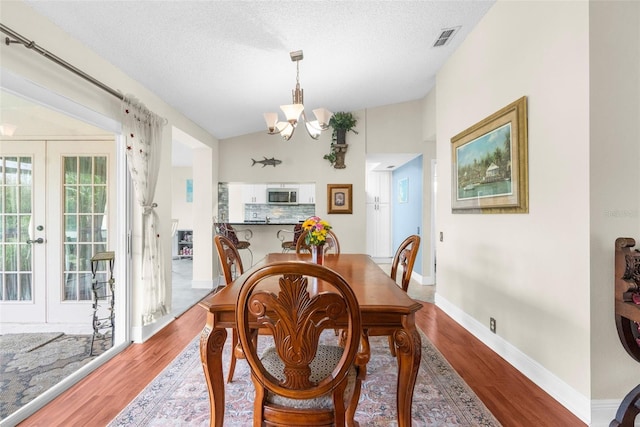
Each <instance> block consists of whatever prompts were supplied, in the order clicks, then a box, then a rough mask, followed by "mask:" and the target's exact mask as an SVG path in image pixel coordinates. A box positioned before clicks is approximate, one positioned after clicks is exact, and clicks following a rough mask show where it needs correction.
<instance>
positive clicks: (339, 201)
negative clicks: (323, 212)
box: [327, 184, 353, 214]
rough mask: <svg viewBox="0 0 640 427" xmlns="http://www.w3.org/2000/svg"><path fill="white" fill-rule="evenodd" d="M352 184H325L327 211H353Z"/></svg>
mask: <svg viewBox="0 0 640 427" xmlns="http://www.w3.org/2000/svg"><path fill="white" fill-rule="evenodd" d="M352 189H353V185H352V184H327V213H330V214H352V213H353V191H352Z"/></svg>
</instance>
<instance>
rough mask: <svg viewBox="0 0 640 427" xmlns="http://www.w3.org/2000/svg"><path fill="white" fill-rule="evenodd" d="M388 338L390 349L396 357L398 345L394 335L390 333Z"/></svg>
mask: <svg viewBox="0 0 640 427" xmlns="http://www.w3.org/2000/svg"><path fill="white" fill-rule="evenodd" d="M387 338H389V351H390V352H391V355H392V356H393V357H396V345H395V344H394V343H393V337H392V336H391V335H389V336H388V337H387Z"/></svg>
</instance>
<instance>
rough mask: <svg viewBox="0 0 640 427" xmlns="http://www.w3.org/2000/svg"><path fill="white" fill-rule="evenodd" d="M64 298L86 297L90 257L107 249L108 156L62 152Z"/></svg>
mask: <svg viewBox="0 0 640 427" xmlns="http://www.w3.org/2000/svg"><path fill="white" fill-rule="evenodd" d="M62 165H63V168H64V173H63V176H64V183H63V188H64V190H63V192H62V194H63V198H64V200H63V201H62V206H63V207H64V213H63V215H64V221H63V224H64V230H63V233H64V241H63V253H64V260H63V265H64V270H63V275H64V290H63V293H62V295H63V301H89V300H91V299H92V296H91V263H90V260H91V257H92V256H93V255H94V254H96V253H98V252H104V251H106V250H107V219H106V215H107V173H106V172H107V157H106V156H100V155H96V156H91V155H87V156H65V157H63V158H62Z"/></svg>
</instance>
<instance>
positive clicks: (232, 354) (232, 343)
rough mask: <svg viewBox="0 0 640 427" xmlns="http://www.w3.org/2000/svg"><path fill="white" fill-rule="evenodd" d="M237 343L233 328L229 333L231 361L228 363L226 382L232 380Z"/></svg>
mask: <svg viewBox="0 0 640 427" xmlns="http://www.w3.org/2000/svg"><path fill="white" fill-rule="evenodd" d="M237 345H238V331H237V330H236V328H233V332H232V334H231V363H229V375H228V376H227V382H228V383H230V382H231V381H233V373H234V371H235V370H236V354H235V353H236V346H237Z"/></svg>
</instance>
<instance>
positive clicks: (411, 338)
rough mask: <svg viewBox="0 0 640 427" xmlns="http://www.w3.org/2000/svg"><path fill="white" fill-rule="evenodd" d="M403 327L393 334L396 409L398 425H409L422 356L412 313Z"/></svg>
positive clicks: (404, 320) (418, 335)
mask: <svg viewBox="0 0 640 427" xmlns="http://www.w3.org/2000/svg"><path fill="white" fill-rule="evenodd" d="M402 324H403V329H398V330H397V331H396V332H395V333H394V334H393V339H394V341H395V345H396V355H397V358H398V390H397V394H398V397H397V401H396V403H397V409H398V427H409V426H411V402H412V401H413V388H414V387H415V385H416V378H417V376H418V369H419V368H420V358H421V357H422V341H421V340H420V334H419V333H418V331H417V330H416V325H415V315H414V314H413V313H412V314H410V315H408V316H406V317H405V318H404V319H403V320H402Z"/></svg>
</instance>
